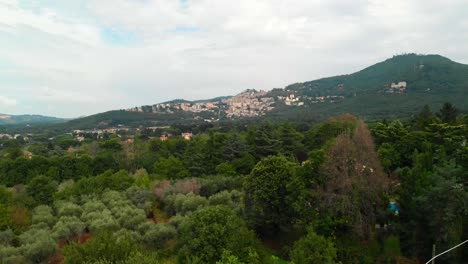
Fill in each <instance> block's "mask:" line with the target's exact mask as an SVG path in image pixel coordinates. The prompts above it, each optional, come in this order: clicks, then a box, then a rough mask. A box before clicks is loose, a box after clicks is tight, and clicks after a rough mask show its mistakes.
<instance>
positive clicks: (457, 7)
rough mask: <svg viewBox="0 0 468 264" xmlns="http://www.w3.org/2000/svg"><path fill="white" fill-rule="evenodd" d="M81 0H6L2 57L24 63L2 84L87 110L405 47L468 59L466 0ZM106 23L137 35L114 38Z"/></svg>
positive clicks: (342, 64)
mask: <svg viewBox="0 0 468 264" xmlns="http://www.w3.org/2000/svg"><path fill="white" fill-rule="evenodd" d="M52 2H53V1H52ZM77 2H78V1H74V2H73V4H69V6H68V7H67V3H68V2H60V4H61V6H60V8H58V7H56V6H53V5H49V6H40V5H39V6H38V5H37V4H35V7H34V8H29V9H28V8H26V7H24V6H21V5H19V4H18V2H17V1H14V0H0V61H2V60H4V61H8V62H9V63H11V65H13V66H14V67H13V66H12V67H10V68H8V67H7V68H8V69H2V67H1V64H0V83H2V82H4V79H5V78H6V79H8V80H10V81H9V86H7V87H9V88H0V89H2V91H1V92H2V93H3V92H8V94H14V95H15V97H16V98H21V101H22V104H21V105H24V104H23V101H28V102H30V104H28V105H29V106H31V107H32V109H33V111H35V112H37V113H45V114H50V115H59V116H79V115H83V114H92V113H95V112H101V111H106V110H110V109H120V108H126V107H130V106H134V105H141V104H152V103H156V102H160V101H164V100H169V99H173V98H187V99H195V98H205V97H214V96H219V95H226V94H234V93H237V92H239V91H241V90H243V89H246V88H257V89H270V88H273V87H283V86H285V85H287V84H290V83H293V82H298V81H307V80H312V79H315V78H319V77H324V76H329V75H335V74H342V73H349V72H353V71H357V70H359V69H361V68H363V67H365V66H368V65H369V64H371V63H375V62H378V61H379V60H382V59H386V58H388V57H390V56H392V55H394V54H396V53H401V52H420V53H438V54H441V55H444V56H447V57H450V58H452V59H454V60H456V61H459V62H464V63H467V62H468V55H467V54H468V47H465V46H466V45H462V43H468V34H463V33H462V32H468V28H467V26H468V18H467V17H466V15H465V13H464V10H467V9H468V3H467V2H466V1H464V0H447V1H444V2H440V1H436V0H424V1H423V0H415V1H405V0H395V1H391V2H385V1H379V0H369V1H366V0H358V1H352V2H350V1H347V0H326V1H325V0H322V1H320V0H293V1H284V0H258V1H251V0H239V1H236V2H232V1H222V0H189V1H185V2H182V1H175V0H138V1H136V0H112V1H111V0H108V1H106V0H82V1H81V3H80V4H77ZM78 7H82V9H80V10H77V8H78ZM75 10H76V12H75ZM103 29H115V30H117V31H119V32H121V35H119V36H118V38H124V40H125V38H126V34H130V35H131V36H130V35H129V36H128V37H131V38H134V41H133V42H131V43H130V44H129V43H127V42H125V41H123V43H119V39H118V38H117V39H115V40H113V41H115V43H112V42H110V41H112V39H111V40H109V39H107V40H106V39H105V37H104V36H103V35H102V34H103ZM12 80H13V81H12ZM14 80H18V83H16V84H15V82H14ZM37 87H48V88H47V89H48V90H47V92H45V90H44V88H37ZM3 90H6V91H3ZM23 99H24V100H23ZM46 105H47V107H46ZM22 107H23V106H22ZM17 108H18V107H17ZM17 111H31V109H26V108H18V110H17Z"/></svg>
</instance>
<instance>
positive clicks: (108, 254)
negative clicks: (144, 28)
mask: <svg viewBox="0 0 468 264" xmlns="http://www.w3.org/2000/svg"><path fill="white" fill-rule="evenodd" d="M137 252H138V251H137V244H136V243H135V241H133V240H131V239H128V238H124V239H115V238H114V236H113V235H112V234H111V233H109V232H102V233H99V234H97V235H96V236H94V237H93V238H91V239H90V240H89V241H88V242H86V243H85V244H78V243H73V244H71V245H69V246H66V247H65V248H64V249H63V250H62V253H63V255H64V256H65V264H75V263H76V264H81V263H96V262H99V261H101V262H102V261H103V262H104V263H119V261H123V260H127V259H129V258H130V257H131V256H132V255H133V254H136V253H137Z"/></svg>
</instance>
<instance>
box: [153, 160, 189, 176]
mask: <svg viewBox="0 0 468 264" xmlns="http://www.w3.org/2000/svg"><path fill="white" fill-rule="evenodd" d="M154 172H155V173H156V174H159V175H162V176H164V177H166V178H169V179H181V178H185V177H187V176H189V172H188V170H187V169H186V168H185V165H184V163H183V162H182V161H181V160H180V159H179V158H177V157H174V156H170V157H169V158H167V159H166V158H160V159H159V160H158V161H156V163H154Z"/></svg>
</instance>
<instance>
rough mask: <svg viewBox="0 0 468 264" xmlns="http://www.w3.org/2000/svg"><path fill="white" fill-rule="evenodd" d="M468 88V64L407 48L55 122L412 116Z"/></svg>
mask: <svg viewBox="0 0 468 264" xmlns="http://www.w3.org/2000/svg"><path fill="white" fill-rule="evenodd" d="M467 92H468V65H465V64H460V63H457V62H454V61H451V60H450V59H448V58H445V57H442V56H439V55H417V54H405V55H398V56H394V57H392V58H390V59H387V60H385V61H383V62H380V63H377V64H375V65H372V66H370V67H367V68H365V69H363V70H361V71H359V72H356V73H353V74H348V75H340V76H335V77H329V78H323V79H318V80H314V81H309V82H304V83H295V84H291V85H288V86H286V87H285V88H282V89H273V90H270V91H256V90H253V89H248V90H245V91H244V92H242V93H240V94H238V95H234V96H221V97H216V98H213V99H207V100H197V101H187V100H184V99H177V100H173V101H169V102H164V103H159V104H155V105H149V106H140V107H134V108H131V109H127V110H117V111H109V112H105V113H101V114H96V115H92V116H88V117H84V118H79V119H75V120H72V121H69V122H67V123H63V124H57V125H54V126H53V127H51V128H57V129H63V128H73V129H85V128H94V127H106V126H116V125H125V126H139V125H173V124H182V125H191V124H194V123H199V124H200V123H212V122H223V121H228V122H230V121H231V120H243V121H249V120H251V119H263V118H268V119H270V120H279V121H282V120H290V121H307V122H309V121H321V120H325V119H327V118H329V117H332V116H336V115H340V114H344V113H351V114H354V115H356V116H358V117H359V118H361V119H364V120H381V119H391V118H401V117H403V118H407V117H409V116H411V115H413V114H416V113H417V112H419V110H420V109H421V108H422V107H423V106H424V105H429V107H430V108H431V109H433V110H435V109H440V107H442V104H443V103H445V102H451V103H452V104H453V105H454V106H455V107H457V108H458V109H459V110H460V111H461V112H462V113H463V112H466V111H467V110H468V106H467V103H466V102H468V96H467V94H468V93H467ZM245 119H247V120H245ZM0 121H1V120H0Z"/></svg>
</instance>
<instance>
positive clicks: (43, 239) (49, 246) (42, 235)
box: [19, 229, 58, 263]
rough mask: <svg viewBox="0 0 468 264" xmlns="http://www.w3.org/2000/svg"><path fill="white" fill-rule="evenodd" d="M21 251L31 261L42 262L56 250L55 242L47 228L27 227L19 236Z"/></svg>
mask: <svg viewBox="0 0 468 264" xmlns="http://www.w3.org/2000/svg"><path fill="white" fill-rule="evenodd" d="M19 240H20V242H21V252H22V254H23V256H25V257H26V258H28V259H29V260H30V261H31V262H32V263H42V262H43V261H45V260H46V259H47V258H49V257H50V256H52V255H54V254H55V253H56V252H57V251H58V246H57V242H56V241H55V240H54V239H52V237H51V236H50V234H49V230H45V229H29V230H28V231H26V232H24V233H23V234H21V235H20V236H19Z"/></svg>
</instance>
